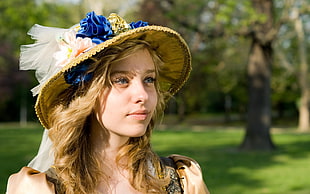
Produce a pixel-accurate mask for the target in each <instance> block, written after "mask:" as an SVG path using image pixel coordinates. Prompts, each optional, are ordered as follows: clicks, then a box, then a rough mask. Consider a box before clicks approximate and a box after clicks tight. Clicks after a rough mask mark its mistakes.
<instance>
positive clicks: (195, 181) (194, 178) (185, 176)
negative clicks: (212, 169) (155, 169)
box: [161, 154, 209, 194]
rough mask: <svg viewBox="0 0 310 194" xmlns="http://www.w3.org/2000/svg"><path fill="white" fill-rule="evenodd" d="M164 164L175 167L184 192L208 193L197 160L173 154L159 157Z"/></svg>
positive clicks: (194, 193)
mask: <svg viewBox="0 0 310 194" xmlns="http://www.w3.org/2000/svg"><path fill="white" fill-rule="evenodd" d="M161 161H162V162H163V163H164V164H165V165H166V166H171V167H173V168H175V170H176V172H177V174H178V176H179V179H180V183H181V186H182V189H183V191H184V193H185V194H187V193H193V194H198V193H199V194H208V193H209V191H208V189H207V186H206V185H205V183H204V180H203V175H202V171H201V168H200V165H199V164H198V162H197V161H196V160H194V159H192V158H190V157H187V156H183V155H178V154H173V155H169V156H168V157H164V158H161Z"/></svg>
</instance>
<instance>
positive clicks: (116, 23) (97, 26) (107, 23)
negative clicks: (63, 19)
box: [58, 11, 148, 86]
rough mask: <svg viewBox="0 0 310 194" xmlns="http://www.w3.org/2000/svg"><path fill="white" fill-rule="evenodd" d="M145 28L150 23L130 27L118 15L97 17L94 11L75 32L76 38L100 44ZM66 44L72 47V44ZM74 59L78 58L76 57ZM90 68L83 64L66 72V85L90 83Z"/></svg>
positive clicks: (132, 24) (130, 25) (91, 74)
mask: <svg viewBox="0 0 310 194" xmlns="http://www.w3.org/2000/svg"><path fill="white" fill-rule="evenodd" d="M144 26H148V23H147V22H143V21H141V20H140V21H137V22H131V23H130V24H129V25H128V24H127V23H126V21H125V20H124V19H122V18H121V17H120V16H118V15H117V14H113V13H112V14H111V15H110V16H109V17H108V18H106V17H104V16H102V15H96V14H95V12H93V11H92V12H89V13H87V14H86V18H84V19H82V20H81V21H80V25H79V26H77V27H76V30H75V32H76V31H77V32H76V38H79V37H81V38H83V39H86V38H90V39H91V42H93V43H95V44H100V43H103V42H105V41H106V40H108V39H111V38H113V37H114V36H117V35H118V34H120V33H122V32H126V31H128V30H131V29H135V28H139V27H144ZM64 42H65V43H66V44H68V45H71V44H70V42H67V41H64ZM75 42H76V40H74V43H75ZM66 46H67V45H66ZM70 51H71V50H70ZM58 54H59V53H58ZM60 54H61V53H60ZM74 57H76V56H75V55H74ZM88 67H89V65H85V64H84V65H83V64H82V65H78V66H76V67H73V68H71V69H70V70H68V71H67V72H65V75H64V77H65V81H66V83H68V84H70V85H73V86H79V85H80V83H81V82H88V81H90V80H91V79H92V77H93V73H86V72H87V70H88Z"/></svg>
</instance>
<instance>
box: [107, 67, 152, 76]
mask: <svg viewBox="0 0 310 194" xmlns="http://www.w3.org/2000/svg"><path fill="white" fill-rule="evenodd" d="M136 73H137V72H136V71H113V72H111V76H114V75H117V74H121V75H122V74H123V75H135V74H136ZM150 73H155V69H148V70H146V71H145V74H150Z"/></svg>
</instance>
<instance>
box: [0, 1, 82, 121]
mask: <svg viewBox="0 0 310 194" xmlns="http://www.w3.org/2000/svg"><path fill="white" fill-rule="evenodd" d="M36 2H37V1H35V0H27V1H24V0H9V1H3V2H1V3H0V18H1V20H0V26H1V28H0V37H1V40H0V45H1V49H0V77H1V78H0V95H1V96H4V97H3V98H1V99H0V113H1V115H2V116H1V117H0V120H1V121H9V120H11V121H12V120H15V121H16V120H18V119H19V114H17V113H19V111H20V110H19V109H20V107H21V103H24V104H26V106H28V110H30V111H28V112H29V114H28V115H29V116H30V117H31V118H33V117H34V116H33V115H34V112H33V104H34V103H33V97H32V96H31V94H30V91H29V90H30V89H31V88H32V87H34V86H35V85H36V84H37V82H36V80H35V77H34V75H33V74H32V73H25V72H21V71H18V58H19V48H20V45H24V44H31V43H33V42H34V40H31V38H30V37H29V36H28V35H27V31H28V30H29V29H30V28H31V26H33V25H34V24H40V25H45V26H57V27H70V26H72V25H73V24H75V23H74V22H77V21H79V20H77V19H76V17H77V15H78V14H79V13H78V12H76V8H77V5H71V6H70V5H64V4H55V3H45V2H41V3H36ZM69 6H70V7H69ZM73 21H74V22H73ZM24 99H26V100H25V101H24ZM22 101H24V102H22Z"/></svg>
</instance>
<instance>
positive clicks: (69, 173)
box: [49, 37, 169, 194]
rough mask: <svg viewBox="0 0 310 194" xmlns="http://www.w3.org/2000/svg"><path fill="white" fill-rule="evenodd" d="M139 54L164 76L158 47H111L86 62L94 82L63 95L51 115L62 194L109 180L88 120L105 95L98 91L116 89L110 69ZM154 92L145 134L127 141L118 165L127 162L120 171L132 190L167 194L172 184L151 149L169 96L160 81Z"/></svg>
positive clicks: (130, 43) (133, 43)
mask: <svg viewBox="0 0 310 194" xmlns="http://www.w3.org/2000/svg"><path fill="white" fill-rule="evenodd" d="M139 49H148V51H149V52H150V54H151V56H152V59H153V61H154V64H155V69H156V72H157V74H158V73H160V67H161V66H162V64H163V62H162V60H161V59H160V56H159V55H158V54H157V53H156V48H152V47H151V46H150V44H149V43H148V42H146V41H144V40H143V37H140V38H135V39H130V40H126V41H123V42H122V43H120V44H117V45H113V46H110V47H109V48H107V49H105V50H104V51H103V52H101V53H99V54H98V55H97V56H96V57H94V58H90V59H88V60H87V61H86V62H85V63H88V64H91V65H90V68H89V70H88V73H89V72H92V73H93V74H94V75H93V79H92V81H89V82H86V83H82V84H81V85H80V86H78V87H76V86H71V87H70V88H69V89H67V90H66V91H64V92H63V93H62V94H61V95H60V96H59V99H58V102H57V103H56V104H55V108H54V109H53V110H52V111H51V117H50V121H49V122H50V123H52V128H51V129H50V132H49V137H50V139H51V140H52V142H53V145H54V154H55V164H54V166H55V170H56V173H57V176H58V180H59V182H60V191H61V193H66V194H76V193H81V194H86V193H96V189H97V187H98V185H99V183H101V181H103V180H107V177H108V174H107V172H108V171H103V169H106V168H108V167H107V166H104V163H103V162H102V158H100V157H99V155H98V154H96V152H95V151H94V148H93V147H92V144H91V143H90V142H89V141H90V119H91V117H92V114H93V110H94V106H95V104H96V100H97V98H98V95H99V94H100V93H101V92H99V91H102V90H103V92H108V91H109V90H110V88H111V87H112V86H111V80H110V76H109V75H110V69H111V64H113V63H114V62H116V61H118V60H121V59H124V58H126V57H128V56H129V55H131V54H133V53H135V52H136V51H138V50H139ZM92 64H95V65H92ZM155 87H156V90H157V95H158V102H157V106H156V110H155V113H154V115H153V116H152V119H151V121H150V123H149V125H148V127H147V130H146V133H145V134H144V135H143V136H141V137H131V138H129V140H128V141H127V143H125V145H123V146H122V147H121V149H120V151H119V153H118V155H117V157H116V161H117V164H120V163H119V161H120V160H121V159H122V158H124V157H126V160H127V163H126V166H122V168H125V169H126V170H127V171H128V172H129V177H130V178H129V182H130V183H131V185H132V186H133V188H135V189H136V190H138V191H140V192H142V193H165V192H164V189H163V188H164V187H165V185H167V184H168V182H169V180H168V179H169V178H168V177H167V175H165V174H166V173H165V170H164V168H162V166H161V164H160V159H159V157H158V156H157V155H156V154H155V153H154V152H153V151H152V149H151V145H150V137H151V134H152V130H153V128H154V125H155V123H157V121H158V120H159V119H160V118H161V116H162V113H163V110H164V106H165V102H164V99H165V98H166V95H168V94H167V93H163V92H160V88H159V84H158V82H157V81H156V82H155ZM150 169H153V170H150ZM106 183H107V184H108V182H106ZM107 187H108V185H107Z"/></svg>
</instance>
